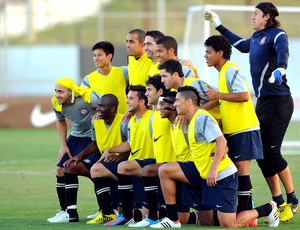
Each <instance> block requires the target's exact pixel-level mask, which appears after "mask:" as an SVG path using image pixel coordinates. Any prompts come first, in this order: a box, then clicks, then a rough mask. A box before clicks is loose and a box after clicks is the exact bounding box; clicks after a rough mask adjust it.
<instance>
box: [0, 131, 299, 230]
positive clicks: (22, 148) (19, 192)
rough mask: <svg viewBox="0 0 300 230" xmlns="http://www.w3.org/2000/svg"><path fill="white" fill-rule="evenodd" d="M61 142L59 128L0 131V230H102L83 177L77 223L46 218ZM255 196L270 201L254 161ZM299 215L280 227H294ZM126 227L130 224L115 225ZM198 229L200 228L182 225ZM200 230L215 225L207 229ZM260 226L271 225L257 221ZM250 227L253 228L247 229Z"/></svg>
mask: <svg viewBox="0 0 300 230" xmlns="http://www.w3.org/2000/svg"><path fill="white" fill-rule="evenodd" d="M58 149H59V140H58V136H57V132H56V130H55V129H31V130H21V129H20V130H15V129H1V130H0V156H1V158H0V174H1V175H0V184H1V189H0V229H67V228H70V227H72V228H76V229H99V228H104V226H99V225H96V226H90V225H87V224H85V222H86V220H87V219H86V216H87V215H88V214H92V213H94V212H95V211H97V204H96V198H95V195H94V192H93V184H92V183H91V181H89V180H88V179H86V178H80V186H79V187H80V188H79V194H78V211H79V215H80V218H81V221H80V222H79V223H63V224H50V223H48V222H47V221H46V220H47V218H48V217H50V216H53V215H54V214H55V212H56V210H57V209H58V201H57V198H56V191H55V182H56V180H55V164H56V157H57V152H58ZM286 159H287V160H288V161H289V164H290V168H291V171H292V174H293V179H294V184H295V188H296V191H297V193H298V196H299V197H300V174H299V171H298V170H297V169H298V166H299V165H300V155H288V156H286ZM252 183H253V193H254V194H253V196H254V200H255V203H256V204H257V205H259V204H262V203H264V202H266V201H268V200H270V195H269V191H268V188H267V185H266V183H265V181H264V179H263V177H262V175H261V173H260V170H259V169H258V167H257V165H256V163H253V165H252ZM299 226H300V213H298V214H297V215H296V216H295V217H294V219H293V220H292V221H291V222H289V223H286V224H281V225H279V228H280V229H289V230H296V229H299ZM114 228H117V229H125V228H126V227H114ZM183 228H184V229H195V228H199V226H196V225H192V226H183ZM201 228H202V229H217V228H211V227H210V228H205V227H201ZM257 228H259V229H267V228H268V227H267V224H264V223H263V220H262V219H260V220H259V226H258V227H257ZM248 229H250V228H248Z"/></svg>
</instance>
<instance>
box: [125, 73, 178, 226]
mask: <svg viewBox="0 0 300 230" xmlns="http://www.w3.org/2000/svg"><path fill="white" fill-rule="evenodd" d="M165 91H166V88H165V86H164V84H163V83H162V82H161V76H160V75H154V76H153V77H150V78H149V79H148V80H147V82H146V94H145V95H146V96H147V98H148V103H149V105H150V106H151V107H152V111H153V118H152V131H153V151H154V154H155V159H156V164H150V165H146V166H144V167H143V170H142V173H141V174H139V175H135V176H139V177H142V180H143V184H144V186H143V190H144V191H145V195H146V196H147V198H149V199H150V200H149V199H146V200H144V201H143V202H144V204H145V205H144V206H145V207H148V209H149V219H148V220H149V221H150V220H152V222H151V223H155V221H156V222H158V215H157V207H158V200H157V196H156V194H157V193H158V185H157V177H158V174H157V171H158V168H159V166H160V165H162V164H163V163H164V162H169V161H175V160H176V156H175V152H174V149H173V145H172V143H171V142H170V139H171V136H170V135H171V134H170V126H171V124H170V122H169V120H168V119H166V118H162V117H161V116H160V111H159V110H158V109H157V105H158V99H159V97H160V96H161V95H162V94H163V93H165ZM151 223H149V222H147V221H141V222H138V223H134V224H131V225H129V227H146V226H149V225H150V224H151Z"/></svg>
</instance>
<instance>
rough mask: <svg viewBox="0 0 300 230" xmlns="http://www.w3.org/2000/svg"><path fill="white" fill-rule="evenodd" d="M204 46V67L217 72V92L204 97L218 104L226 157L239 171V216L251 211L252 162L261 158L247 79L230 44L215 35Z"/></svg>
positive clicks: (256, 121) (260, 145) (223, 38)
mask: <svg viewBox="0 0 300 230" xmlns="http://www.w3.org/2000/svg"><path fill="white" fill-rule="evenodd" d="M204 46H205V55H204V58H205V60H206V63H207V65H208V66H209V67H211V66H213V67H215V68H216V69H217V70H218V71H219V77H218V90H219V92H216V91H215V90H214V89H212V88H209V90H208V91H207V92H206V95H207V97H208V99H209V100H214V99H218V100H219V102H220V111H221V119H222V127H223V130H222V131H223V134H224V135H225V138H226V140H227V145H228V148H229V152H228V155H229V157H230V159H231V160H232V161H233V162H234V164H235V165H236V167H237V169H238V182H239V183H238V184H239V186H238V212H240V211H244V210H250V209H252V184H251V180H250V165H251V160H252V159H262V158H263V151H262V142H261V136H260V129H259V122H258V118H257V116H256V114H255V111H254V106H253V103H252V100H251V95H250V90H249V88H248V84H247V82H246V79H245V77H244V76H243V74H242V72H241V71H240V70H239V68H238V66H237V65H235V64H234V63H233V62H231V61H230V56H231V53H232V50H231V44H230V42H229V41H228V40H227V39H226V38H225V37H223V36H221V35H214V36H211V37H209V38H208V39H207V40H206V41H205V42H204ZM253 224H255V222H254V223H253Z"/></svg>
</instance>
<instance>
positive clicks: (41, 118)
mask: <svg viewBox="0 0 300 230" xmlns="http://www.w3.org/2000/svg"><path fill="white" fill-rule="evenodd" d="M55 121H56V116H55V113H54V111H51V112H46V113H42V111H41V106H40V105H39V104H37V105H36V106H34V108H33V110H32V112H31V115H30V122H31V124H32V125H33V126H34V127H38V128H41V127H45V126H47V125H50V124H51V123H53V122H55Z"/></svg>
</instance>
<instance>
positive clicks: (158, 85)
mask: <svg viewBox="0 0 300 230" xmlns="http://www.w3.org/2000/svg"><path fill="white" fill-rule="evenodd" d="M146 85H153V87H154V88H155V89H156V90H157V91H158V90H159V89H162V90H163V92H166V91H167V89H166V86H165V85H164V83H162V82H161V75H159V74H155V75H153V76H152V77H149V78H148V80H147V81H146Z"/></svg>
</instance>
